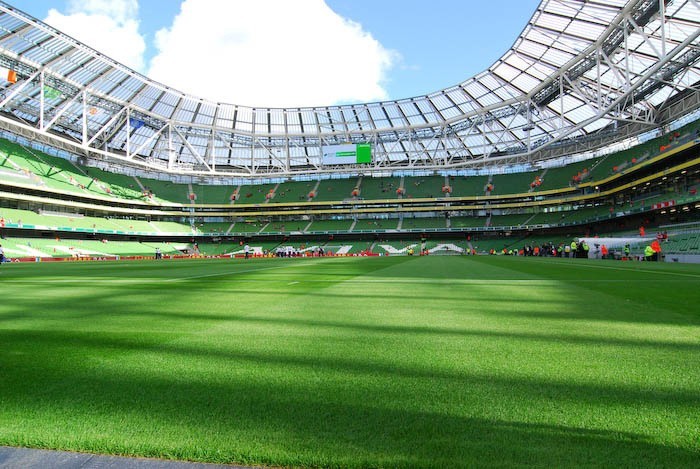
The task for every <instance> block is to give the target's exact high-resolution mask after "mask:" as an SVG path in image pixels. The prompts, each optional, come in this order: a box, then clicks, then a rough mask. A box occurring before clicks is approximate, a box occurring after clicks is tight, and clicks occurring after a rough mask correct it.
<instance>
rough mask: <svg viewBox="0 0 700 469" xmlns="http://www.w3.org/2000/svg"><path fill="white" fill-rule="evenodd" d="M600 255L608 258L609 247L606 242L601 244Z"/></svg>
mask: <svg viewBox="0 0 700 469" xmlns="http://www.w3.org/2000/svg"><path fill="white" fill-rule="evenodd" d="M600 257H601V258H602V259H607V258H608V247H607V246H606V245H605V244H602V245H601V246H600Z"/></svg>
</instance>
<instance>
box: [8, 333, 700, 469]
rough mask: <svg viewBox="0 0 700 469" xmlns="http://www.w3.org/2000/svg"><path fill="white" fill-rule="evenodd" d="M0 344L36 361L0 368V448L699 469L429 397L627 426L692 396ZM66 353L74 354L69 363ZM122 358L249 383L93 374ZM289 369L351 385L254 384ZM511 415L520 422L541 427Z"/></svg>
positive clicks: (161, 347) (74, 342) (374, 462)
mask: <svg viewBox="0 0 700 469" xmlns="http://www.w3.org/2000/svg"><path fill="white" fill-rule="evenodd" d="M2 340H3V343H4V344H5V347H6V350H11V351H14V352H17V351H20V350H27V351H30V350H34V351H36V352H37V353H35V354H26V355H23V354H19V355H17V354H12V355H5V357H4V358H3V359H2V361H3V362H4V363H3V370H4V378H3V381H2V382H0V389H1V390H2V401H3V409H2V410H1V411H0V415H3V416H4V418H0V430H1V429H2V426H1V425H2V421H3V420H5V419H6V418H7V416H8V415H12V416H14V417H15V418H17V419H19V421H22V422H26V423H25V425H27V427H26V429H21V428H22V427H21V426H19V427H18V426H17V421H15V423H14V424H13V426H12V428H15V429H17V428H20V430H15V431H14V433H13V432H3V431H0V443H4V444H11V445H12V444H18V442H19V441H22V442H23V443H24V444H28V445H30V446H37V445H39V446H42V444H41V442H42V441H43V442H47V441H50V442H52V443H51V444H50V445H49V446H51V447H55V448H61V449H76V450H85V451H97V450H99V451H105V452H108V453H110V452H111V453H124V454H137V455H143V456H157V457H164V456H165V457H176V458H186V459H198V460H204V461H216V462H233V461H237V462H244V463H250V462H258V463H267V464H279V465H305V466H309V465H314V466H330V465H340V466H359V467H368V466H392V467H394V466H411V467H416V466H420V467H459V466H462V467H474V466H479V467H484V466H521V465H527V466H539V467H564V466H591V467H648V466H665V467H693V466H694V465H696V464H697V461H698V457H700V452H699V451H697V449H698V448H696V449H695V450H693V451H689V450H685V449H682V448H676V447H671V446H665V445H662V444H659V443H656V442H654V441H651V439H650V438H649V437H647V436H644V435H642V434H637V433H635V432H634V431H631V430H630V431H612V430H600V429H594V428H578V427H575V426H572V425H566V424H563V423H558V421H556V419H555V421H554V422H552V423H537V422H535V421H530V422H523V421H510V420H509V419H508V417H506V416H504V417H503V418H487V417H485V416H481V415H480V414H478V413H477V414H476V415H473V413H474V412H478V411H473V410H471V409H469V408H463V407H461V406H455V407H449V408H446V409H445V410H444V412H438V411H437V410H435V406H433V405H432V404H433V401H434V397H435V396H441V398H445V397H446V396H444V395H443V393H444V392H449V391H450V390H452V389H454V388H452V387H445V388H444V390H443V389H442V386H443V385H444V384H443V383H441V382H440V381H439V380H440V379H444V378H449V379H454V380H456V381H458V382H456V383H454V384H455V385H461V386H463V389H464V390H470V391H469V393H468V394H473V393H481V394H483V396H482V397H480V399H484V400H489V399H492V398H493V396H498V399H499V401H501V402H503V403H505V405H513V406H518V405H525V406H527V405H528V404H527V403H528V402H529V403H531V404H532V403H537V402H550V403H551V404H550V406H551V407H553V408H556V407H558V406H559V405H561V406H565V404H570V403H571V402H572V401H573V402H575V404H576V405H577V406H580V407H582V408H588V409H589V410H590V411H591V412H594V413H595V412H601V408H609V406H610V405H623V406H624V408H625V411H624V413H627V414H632V415H634V414H636V413H637V412H639V409H641V408H645V407H648V406H650V405H658V404H659V403H661V402H663V403H664V408H665V409H669V406H670V407H671V408H681V409H683V410H685V411H686V412H688V413H690V412H692V411H691V410H690V409H693V408H698V406H700V397H699V396H698V395H697V394H693V393H689V392H688V393H686V392H644V391H641V390H634V389H625V388H611V387H608V386H604V385H592V384H589V385H575V384H562V383H555V382H550V381H546V380H539V379H525V378H517V377H509V378H503V377H492V376H490V377H480V376H474V375H449V374H448V375H441V374H440V373H435V374H431V373H430V372H427V371H426V372H421V371H417V372H416V371H413V370H409V369H400V368H399V369H394V368H388V367H387V368H382V367H377V366H376V365H375V364H370V363H361V362H357V361H351V360H342V359H340V360H324V359H322V358H318V357H309V358H304V357H295V358H285V357H279V356H274V357H271V356H264V355H256V354H254V353H240V352H239V353H231V352H217V351H205V350H200V349H196V348H190V347H184V346H174V345H171V344H156V343H148V342H143V341H141V342H139V341H138V340H133V341H127V340H118V339H110V338H109V337H104V336H103V337H97V336H95V335H91V334H77V333H73V334H59V333H54V332H46V333H32V334H26V333H21V332H4V333H3V334H2ZM67 345H70V347H71V348H73V349H74V352H73V354H72V355H70V356H69V357H66V356H65V349H64V347H66V346H67ZM132 351H137V352H156V353H160V354H164V355H168V354H172V353H175V354H182V355H183V356H187V357H199V358H201V359H202V360H203V361H202V363H206V362H207V361H208V360H218V359H226V360H227V361H228V367H229V369H237V368H238V367H240V368H241V369H243V367H242V362H243V361H249V362H252V363H253V364H254V365H255V368H253V369H254V370H257V371H252V372H251V371H249V372H250V373H253V374H242V375H240V374H237V373H227V374H226V378H225V379H224V378H222V377H220V376H209V377H208V379H205V377H206V376H207V375H206V374H204V375H203V374H200V373H198V372H197V371H193V372H192V370H190V371H191V372H192V375H182V374H181V373H182V372H183V370H180V372H176V371H175V370H173V373H174V374H173V375H172V376H169V377H168V376H167V375H166V374H163V373H162V372H161V371H162V370H157V372H156V370H153V371H154V373H149V370H148V368H147V367H145V368H144V367H138V368H134V365H133V363H131V362H130V364H129V366H128V367H126V368H125V369H123V370H121V371H119V372H115V371H114V370H112V371H108V370H101V369H99V368H94V367H91V366H89V363H93V362H94V360H99V359H100V357H108V356H112V358H114V356H113V355H114V354H115V353H117V354H119V353H122V352H132ZM77 357H86V359H87V363H88V366H85V367H83V366H80V364H79V362H80V358H77ZM156 362H160V360H156ZM195 366H196V365H195ZM295 367H301V368H302V369H303V370H302V372H303V371H306V372H312V371H313V370H314V369H316V370H317V369H318V368H319V367H321V368H328V369H330V370H332V371H338V372H341V373H345V374H347V373H350V374H351V375H354V377H353V379H352V381H350V382H348V381H347V379H348V377H347V376H345V375H343V376H342V377H341V378H340V380H337V379H329V380H328V381H318V382H316V383H315V384H313V385H312V384H309V382H308V381H307V380H304V384H300V383H297V382H295V381H294V380H286V379H282V380H260V379H259V376H260V375H261V374H262V375H265V374H266V373H268V372H269V371H270V370H271V369H273V368H274V369H277V370H279V369H282V368H283V369H286V370H290V369H294V368H295ZM135 369H137V370H138V371H134V370H135ZM246 369H248V368H246ZM358 373H359V374H363V375H367V377H366V378H367V379H365V377H363V376H358V375H357V374H358ZM377 373H380V374H386V375H387V378H388V381H387V380H386V379H381V380H379V381H370V380H369V377H374V376H376V374H377ZM273 374H274V373H273ZM155 375H157V376H155ZM392 376H393V377H394V378H395V379H399V382H394V384H392V386H391V387H392V388H394V391H393V392H399V393H400V394H399V395H402V394H403V393H408V394H409V395H413V393H415V390H412V386H414V385H415V383H413V382H412V380H409V381H408V382H403V381H401V380H400V378H406V377H409V378H416V377H418V378H425V381H424V382H423V386H430V387H434V389H435V391H434V392H433V395H432V396H427V395H424V396H420V395H418V396H417V397H416V399H418V402H413V401H411V405H407V406H402V404H401V403H398V402H394V400H393V399H392V398H391V396H392V394H391V392H389V391H388V390H387V389H386V388H385V386H386V385H387V384H388V383H391V382H392V380H391V378H392ZM436 380H437V381H436ZM431 383H432V384H431ZM397 384H398V385H399V386H400V389H399V390H398V391H396V389H395V386H396V385H397ZM309 386H313V387H309ZM403 386H406V387H403ZM463 392H466V391H463ZM404 397H405V396H404ZM414 397H415V396H414ZM586 406H589V407H586ZM26 409H32V410H31V412H26ZM428 409H432V410H428ZM619 411H620V410H619V409H618V412H619ZM646 412H649V410H647V411H646ZM470 413H472V415H469V414H470ZM506 414H508V413H506ZM42 415H44V417H42ZM512 415H518V413H517V412H513V413H512ZM519 415H520V417H519V419H523V420H533V419H534V420H538V419H539V417H538V416H537V415H527V414H526V415H523V414H519ZM42 418H46V419H47V420H46V421H43V420H42ZM511 418H513V417H511ZM548 418H550V419H551V417H548ZM666 418H672V417H666ZM37 419H38V420H37ZM514 420H516V419H514ZM563 420H566V418H563ZM5 425H7V423H5ZM76 429H78V430H77V431H76ZM647 431H648V428H647ZM13 435H14V436H13ZM43 445H46V443H44V444H43Z"/></svg>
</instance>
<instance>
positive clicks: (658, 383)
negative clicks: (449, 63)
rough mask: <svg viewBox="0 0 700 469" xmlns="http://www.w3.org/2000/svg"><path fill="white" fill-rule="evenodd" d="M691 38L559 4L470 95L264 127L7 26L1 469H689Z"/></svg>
mask: <svg viewBox="0 0 700 469" xmlns="http://www.w3.org/2000/svg"><path fill="white" fill-rule="evenodd" d="M699 36H700V5H699V4H698V3H697V2H696V1H694V0H601V1H596V2H578V1H569V0H542V2H541V3H540V5H539V6H538V7H537V9H536V10H535V12H534V13H533V15H532V17H531V19H530V20H529V22H528V23H527V24H526V25H525V26H524V29H523V30H522V32H521V34H520V36H519V37H518V39H517V40H516V41H515V43H514V44H513V45H512V47H511V48H510V49H509V50H507V51H506V52H505V53H504V54H503V55H502V56H501V57H500V58H499V59H498V60H497V61H496V62H495V63H493V65H491V66H490V67H489V68H488V69H486V70H485V71H483V72H481V73H479V74H477V75H475V76H473V77H470V78H468V79H466V80H465V81H463V82H461V83H459V84H456V85H454V86H451V87H448V88H445V89H440V90H437V91H429V90H426V91H428V92H427V94H424V95H421V96H414V97H408V98H404V99H398V100H390V101H381V102H368V103H355V104H346V105H328V106H321V107H297V108H274V107H250V106H244V105H239V104H235V103H232V104H229V103H221V102H212V101H208V100H206V99H202V98H200V97H197V96H191V95H188V94H185V93H183V92H181V91H178V90H176V89H173V88H171V87H169V86H168V84H167V83H159V82H157V81H154V80H152V79H149V78H148V77H146V76H144V75H141V74H139V73H138V72H136V71H134V70H132V69H130V68H128V67H126V66H124V65H122V64H120V63H118V62H116V61H114V60H112V59H111V58H110V57H107V56H105V55H104V54H102V53H100V52H99V51H97V50H94V49H92V48H90V47H89V46H87V45H85V44H83V43H81V42H79V41H77V40H75V39H73V38H72V37H70V36H68V35H66V34H64V33H62V32H61V31H59V30H56V29H54V28H52V27H51V26H49V25H47V24H45V23H43V22H41V21H39V20H37V19H36V18H33V17H32V16H30V15H28V14H27V13H24V12H23V11H21V10H19V9H17V8H15V7H13V6H12V5H11V4H8V3H5V2H0V234H1V235H2V239H1V240H0V244H1V247H2V254H3V255H4V262H3V263H2V264H1V265H0V281H1V282H2V284H3V286H4V288H3V292H4V294H3V298H2V302H0V336H1V337H0V342H1V343H2V344H3V353H2V357H1V358H0V370H2V373H0V445H3V446H7V447H22V448H42V449H52V450H64V451H71V452H76V453H89V454H104V455H120V456H132V457H142V458H157V459H159V460H179V461H195V462H208V463H219V464H248V465H255V466H261V465H262V466H271V467H475V466H486V467H491V466H499V467H503V466H540V467H541V466H548V467H571V466H576V467H579V466H586V467H619V466H635V467H660V466H664V467H669V466H670V467H697V466H698V461H700V426H699V425H700V424H699V423H698V422H699V419H698V412H697V409H698V408H700V371H699V370H700V358H699V357H700V354H698V351H700V316H698V308H697V305H698V304H699V301H700V289H698V286H699V281H700V267H699V266H698V264H700V194H698V188H700V156H699V153H700V151H699V150H700V88H699V86H700V66H699V60H700V39H699ZM1 465H2V461H1V460H0V466H1Z"/></svg>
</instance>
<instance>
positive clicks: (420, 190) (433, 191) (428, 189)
mask: <svg viewBox="0 0 700 469" xmlns="http://www.w3.org/2000/svg"><path fill="white" fill-rule="evenodd" d="M403 187H404V189H405V190H406V193H405V194H404V197H410V198H414V199H434V198H436V197H445V196H446V195H447V194H445V193H443V187H445V177H444V176H422V177H420V176H414V177H409V176H406V177H404V178H403Z"/></svg>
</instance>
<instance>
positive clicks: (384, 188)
mask: <svg viewBox="0 0 700 469" xmlns="http://www.w3.org/2000/svg"><path fill="white" fill-rule="evenodd" d="M400 188H401V178H398V177H381V178H379V177H375V178H372V177H363V178H362V183H361V185H360V198H362V199H365V200H373V199H396V198H397V197H398V194H397V191H398V190H399V189H400Z"/></svg>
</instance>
